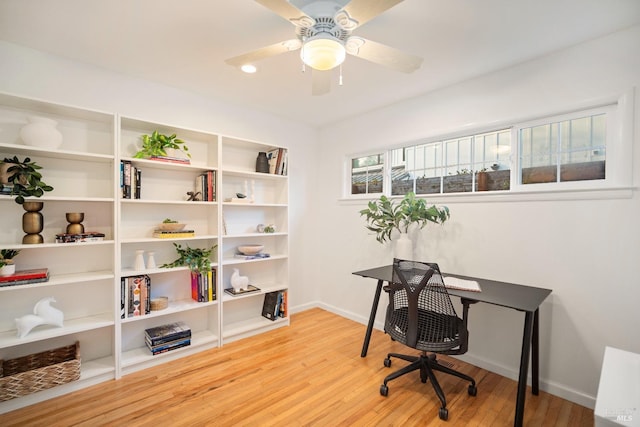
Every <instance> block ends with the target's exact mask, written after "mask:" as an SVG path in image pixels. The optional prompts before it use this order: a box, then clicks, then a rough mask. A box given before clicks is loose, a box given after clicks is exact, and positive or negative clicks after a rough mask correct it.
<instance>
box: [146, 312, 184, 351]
mask: <svg viewBox="0 0 640 427" xmlns="http://www.w3.org/2000/svg"><path fill="white" fill-rule="evenodd" d="M144 342H145V344H146V345H147V348H148V349H149V350H150V351H151V354H153V355H154V356H155V355H157V354H161V353H166V352H168V351H172V350H176V349H178V348H182V347H186V346H188V345H191V328H189V326H187V324H186V323H184V322H182V321H180V322H174V323H169V324H166V325H160V326H156V327H153V328H149V329H145V330H144Z"/></svg>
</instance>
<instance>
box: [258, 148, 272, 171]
mask: <svg viewBox="0 0 640 427" xmlns="http://www.w3.org/2000/svg"><path fill="white" fill-rule="evenodd" d="M256 172H261V173H269V159H267V153H265V152H264V151H260V152H259V153H258V158H256Z"/></svg>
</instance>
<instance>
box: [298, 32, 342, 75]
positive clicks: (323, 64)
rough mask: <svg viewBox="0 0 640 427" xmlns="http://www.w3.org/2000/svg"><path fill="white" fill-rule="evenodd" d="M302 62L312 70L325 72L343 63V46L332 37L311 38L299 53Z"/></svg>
mask: <svg viewBox="0 0 640 427" xmlns="http://www.w3.org/2000/svg"><path fill="white" fill-rule="evenodd" d="M300 56H301V58H302V62H304V63H305V64H306V65H308V66H309V67H311V68H313V69H314V70H319V71H326V70H331V69H332V68H335V67H337V66H338V65H340V64H342V63H343V62H344V59H345V57H346V50H345V48H344V44H342V43H341V42H340V41H339V40H337V39H335V38H333V37H327V36H320V37H312V38H310V39H308V40H306V41H305V42H304V45H303V46H302V51H301V52H300Z"/></svg>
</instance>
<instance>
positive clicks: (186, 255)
mask: <svg viewBox="0 0 640 427" xmlns="http://www.w3.org/2000/svg"><path fill="white" fill-rule="evenodd" d="M173 246H175V248H176V252H178V258H177V259H176V260H175V261H173V262H170V263H168V264H162V265H161V266H160V268H175V267H182V266H186V267H189V270H191V271H192V272H195V273H202V272H206V271H211V259H210V256H211V254H212V253H213V251H214V250H215V249H216V248H217V247H218V245H213V246H212V247H211V248H209V249H200V248H190V247H189V245H187V246H186V247H185V248H183V247H182V245H180V244H179V243H174V244H173Z"/></svg>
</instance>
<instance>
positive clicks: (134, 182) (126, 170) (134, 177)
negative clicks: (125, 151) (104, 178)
mask: <svg viewBox="0 0 640 427" xmlns="http://www.w3.org/2000/svg"><path fill="white" fill-rule="evenodd" d="M141 189H142V170H141V169H139V168H137V167H136V166H134V165H132V164H131V162H130V161H128V160H121V161H120V191H121V193H122V194H121V195H122V198H123V199H139V198H140V193H141Z"/></svg>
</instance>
